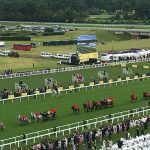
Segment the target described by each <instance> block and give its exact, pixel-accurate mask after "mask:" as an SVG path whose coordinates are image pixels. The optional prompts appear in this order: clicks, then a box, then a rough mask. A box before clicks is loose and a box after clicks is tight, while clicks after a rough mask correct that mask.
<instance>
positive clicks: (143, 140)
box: [111, 134, 150, 150]
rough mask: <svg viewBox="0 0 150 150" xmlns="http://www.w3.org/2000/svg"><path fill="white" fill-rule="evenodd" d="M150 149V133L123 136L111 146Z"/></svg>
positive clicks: (125, 149) (114, 148) (114, 147)
mask: <svg viewBox="0 0 150 150" xmlns="http://www.w3.org/2000/svg"><path fill="white" fill-rule="evenodd" d="M118 145H119V147H120V146H121V149H122V150H149V149H150V134H146V135H141V136H136V137H135V138H130V139H128V140H127V139H125V138H121V139H120V140H119V142H118V143H116V144H114V145H113V146H112V147H111V150H120V148H119V147H118Z"/></svg>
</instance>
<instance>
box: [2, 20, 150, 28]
mask: <svg viewBox="0 0 150 150" xmlns="http://www.w3.org/2000/svg"><path fill="white" fill-rule="evenodd" d="M6 22H7V23H14V24H22V25H34V26H39V25H40V26H43V25H46V26H49V25H60V26H102V27H103V26H104V27H113V26H116V27H117V26H118V27H139V28H144V27H150V25H149V24H96V23H95V24H92V23H63V22H62V23H60V22H26V21H0V23H6Z"/></svg>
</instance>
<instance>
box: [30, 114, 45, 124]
mask: <svg viewBox="0 0 150 150" xmlns="http://www.w3.org/2000/svg"><path fill="white" fill-rule="evenodd" d="M31 120H32V122H39V121H41V120H42V115H41V114H40V113H38V112H36V113H33V112H31Z"/></svg>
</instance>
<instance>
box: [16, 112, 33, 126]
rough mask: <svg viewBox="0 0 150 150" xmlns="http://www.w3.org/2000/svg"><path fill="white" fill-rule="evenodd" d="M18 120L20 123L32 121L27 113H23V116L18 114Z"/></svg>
mask: <svg viewBox="0 0 150 150" xmlns="http://www.w3.org/2000/svg"><path fill="white" fill-rule="evenodd" d="M18 121H19V124H20V125H23V124H28V123H31V121H30V120H28V118H27V117H26V115H25V114H22V115H21V116H20V115H19V116H18Z"/></svg>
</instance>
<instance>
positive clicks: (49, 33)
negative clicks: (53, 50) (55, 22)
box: [42, 32, 65, 36]
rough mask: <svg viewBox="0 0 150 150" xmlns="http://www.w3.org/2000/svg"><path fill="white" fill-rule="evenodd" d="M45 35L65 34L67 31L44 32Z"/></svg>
mask: <svg viewBox="0 0 150 150" xmlns="http://www.w3.org/2000/svg"><path fill="white" fill-rule="evenodd" d="M42 35H43V36H52V35H65V32H44V33H43V34H42Z"/></svg>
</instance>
